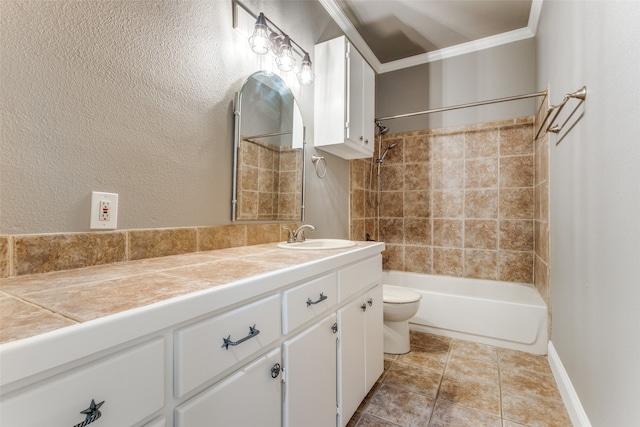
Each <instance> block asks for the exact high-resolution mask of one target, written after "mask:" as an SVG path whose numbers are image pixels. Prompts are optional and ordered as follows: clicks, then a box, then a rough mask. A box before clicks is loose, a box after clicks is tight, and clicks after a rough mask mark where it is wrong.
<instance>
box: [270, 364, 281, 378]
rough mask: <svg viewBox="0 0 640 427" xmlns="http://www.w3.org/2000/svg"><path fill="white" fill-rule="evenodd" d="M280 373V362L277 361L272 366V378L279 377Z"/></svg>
mask: <svg viewBox="0 0 640 427" xmlns="http://www.w3.org/2000/svg"><path fill="white" fill-rule="evenodd" d="M278 375H280V364H279V363H276V364H275V365H273V366H272V367H271V378H277V377H278Z"/></svg>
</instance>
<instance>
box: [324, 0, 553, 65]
mask: <svg viewBox="0 0 640 427" xmlns="http://www.w3.org/2000/svg"><path fill="white" fill-rule="evenodd" d="M319 2H320V3H321V4H322V6H323V7H324V8H325V10H326V11H327V12H328V13H329V15H330V16H331V18H333V20H334V21H335V22H336V24H338V26H339V27H340V29H342V31H343V32H344V34H345V35H346V36H347V38H348V39H349V40H350V41H351V43H353V44H354V45H355V47H356V49H358V51H359V52H360V54H361V55H362V56H363V57H364V58H365V59H366V60H367V62H368V63H369V65H371V67H372V68H373V69H374V71H375V72H376V73H377V74H383V73H388V72H390V71H396V70H401V69H403V68H408V67H414V66H416V65H422V64H426V63H429V62H433V61H440V60H442V59H445V58H451V57H454V56H459V55H466V54H468V53H472V52H477V51H480V50H483V49H489V48H492V47H496V46H500V45H504V44H508V43H513V42H517V41H520V40H525V39H528V38H532V37H535V35H536V30H537V27H538V21H539V19H540V13H541V11H542V2H543V0H532V3H531V10H530V12H529V22H528V24H527V26H526V27H524V28H520V29H517V30H513V31H508V32H506V33H501V34H496V35H494V36H489V37H485V38H482V39H478V40H473V41H470V42H467V43H461V44H458V45H455V46H451V47H446V48H443V49H438V50H434V51H431V52H426V53H423V54H420V55H415V56H411V57H408V58H404V59H398V60H396V61H391V62H385V63H384V64H383V63H381V62H380V61H379V60H378V58H377V57H376V56H375V54H374V53H373V51H372V50H371V48H370V47H369V46H368V45H367V43H366V42H365V41H364V39H363V38H362V36H360V33H358V31H357V30H356V28H355V27H354V26H353V24H352V23H351V21H350V20H349V19H348V18H347V16H346V15H345V14H344V12H343V11H342V9H340V7H339V6H338V4H337V3H336V2H335V0H319Z"/></svg>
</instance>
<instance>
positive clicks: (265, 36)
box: [249, 13, 270, 55]
mask: <svg viewBox="0 0 640 427" xmlns="http://www.w3.org/2000/svg"><path fill="white" fill-rule="evenodd" d="M249 45H250V46H251V50H252V51H254V52H255V53H257V54H260V55H262V54H265V53H267V52H269V45H270V41H269V29H268V28H267V22H266V21H265V18H264V14H263V13H260V15H259V16H258V19H257V20H256V25H255V27H254V29H253V34H251V37H249Z"/></svg>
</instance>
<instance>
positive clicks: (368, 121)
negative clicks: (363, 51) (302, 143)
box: [314, 36, 375, 159]
mask: <svg viewBox="0 0 640 427" xmlns="http://www.w3.org/2000/svg"><path fill="white" fill-rule="evenodd" d="M314 67H315V69H316V80H315V83H314V146H315V147H317V148H319V149H321V150H324V151H328V152H329V153H332V154H335V155H336V156H339V157H342V158H344V159H360V158H367V157H372V156H373V149H374V145H375V135H374V128H375V125H374V120H375V117H374V102H375V75H374V73H373V69H372V68H371V67H370V66H369V64H368V63H367V62H366V61H365V60H364V58H363V57H362V55H360V53H359V52H358V51H357V50H356V49H355V47H353V45H352V44H351V43H350V42H349V40H347V38H346V37H345V36H341V37H338V38H335V39H332V40H328V41H326V42H323V43H319V44H317V45H316V46H315V58H314Z"/></svg>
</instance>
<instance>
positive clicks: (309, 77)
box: [296, 53, 316, 86]
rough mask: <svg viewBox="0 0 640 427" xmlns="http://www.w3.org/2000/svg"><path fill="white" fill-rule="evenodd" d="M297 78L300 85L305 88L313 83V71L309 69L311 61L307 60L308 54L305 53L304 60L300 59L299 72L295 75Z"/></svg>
mask: <svg viewBox="0 0 640 427" xmlns="http://www.w3.org/2000/svg"><path fill="white" fill-rule="evenodd" d="M296 76H297V77H298V81H299V82H300V84H301V85H304V86H307V85H310V84H311V83H313V80H314V79H315V78H316V76H315V75H314V74H313V69H312V68H311V59H310V58H309V54H308V53H305V54H304V58H303V59H302V65H300V71H299V72H298V74H296Z"/></svg>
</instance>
